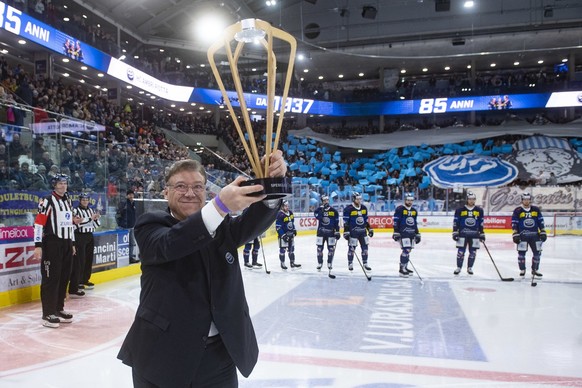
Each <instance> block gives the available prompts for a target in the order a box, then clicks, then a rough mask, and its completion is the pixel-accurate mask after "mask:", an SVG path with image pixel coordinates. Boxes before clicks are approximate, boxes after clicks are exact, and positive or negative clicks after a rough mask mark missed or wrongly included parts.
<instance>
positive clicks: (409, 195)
mask: <svg viewBox="0 0 582 388" xmlns="http://www.w3.org/2000/svg"><path fill="white" fill-rule="evenodd" d="M404 200H405V201H414V193H412V192H409V193H405V194H404Z"/></svg>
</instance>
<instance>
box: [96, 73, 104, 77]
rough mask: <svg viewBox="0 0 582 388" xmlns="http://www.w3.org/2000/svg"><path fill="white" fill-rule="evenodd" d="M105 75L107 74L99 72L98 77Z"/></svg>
mask: <svg viewBox="0 0 582 388" xmlns="http://www.w3.org/2000/svg"><path fill="white" fill-rule="evenodd" d="M104 76H105V74H103V73H98V74H97V77H104Z"/></svg>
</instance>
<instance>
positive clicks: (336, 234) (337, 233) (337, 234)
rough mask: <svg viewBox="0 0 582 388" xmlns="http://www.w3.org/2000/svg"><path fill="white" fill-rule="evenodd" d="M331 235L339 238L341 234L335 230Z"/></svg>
mask: <svg viewBox="0 0 582 388" xmlns="http://www.w3.org/2000/svg"><path fill="white" fill-rule="evenodd" d="M333 236H334V237H335V239H336V240H339V239H340V237H341V234H340V232H335V233H334V235H333Z"/></svg>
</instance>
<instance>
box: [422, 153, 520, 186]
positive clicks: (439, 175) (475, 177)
mask: <svg viewBox="0 0 582 388" xmlns="http://www.w3.org/2000/svg"><path fill="white" fill-rule="evenodd" d="M423 170H424V171H425V172H426V173H427V174H428V175H429V176H430V179H431V183H432V184H434V185H435V186H437V187H440V188H453V187H455V186H456V185H461V186H462V187H482V186H487V187H499V186H504V185H507V184H509V183H511V182H512V181H513V180H515V178H517V173H518V171H517V167H515V166H514V165H512V164H511V163H508V162H506V161H504V160H501V159H499V158H496V157H492V156H486V155H477V154H466V155H446V156H441V157H440V158H438V159H436V160H433V161H431V162H429V163H427V164H426V165H425V166H424V167H423Z"/></svg>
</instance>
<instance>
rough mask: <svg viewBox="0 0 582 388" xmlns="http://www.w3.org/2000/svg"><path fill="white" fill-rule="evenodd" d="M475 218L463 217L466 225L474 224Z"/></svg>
mask: <svg viewBox="0 0 582 388" xmlns="http://www.w3.org/2000/svg"><path fill="white" fill-rule="evenodd" d="M476 221H477V220H475V219H474V218H466V219H465V225H467V226H471V227H472V226H475V225H476V224H477V222H476Z"/></svg>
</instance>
